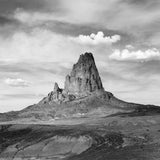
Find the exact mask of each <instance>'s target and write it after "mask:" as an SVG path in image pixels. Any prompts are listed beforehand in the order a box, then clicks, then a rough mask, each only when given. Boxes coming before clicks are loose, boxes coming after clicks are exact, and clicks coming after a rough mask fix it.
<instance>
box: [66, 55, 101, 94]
mask: <svg viewBox="0 0 160 160" xmlns="http://www.w3.org/2000/svg"><path fill="white" fill-rule="evenodd" d="M64 90H65V92H66V93H69V94H70V93H71V94H75V95H84V94H87V93H90V92H94V91H98V90H103V85H102V82H101V78H100V76H99V73H98V70H97V67H96V64H95V61H94V57H93V55H92V53H85V54H82V55H81V56H80V58H79V60H78V62H77V63H76V64H74V65H73V69H72V71H71V73H70V75H67V76H66V81H65V88H64Z"/></svg>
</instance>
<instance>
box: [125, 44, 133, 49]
mask: <svg viewBox="0 0 160 160" xmlns="http://www.w3.org/2000/svg"><path fill="white" fill-rule="evenodd" d="M126 48H127V49H134V47H133V46H132V45H131V44H127V45H126Z"/></svg>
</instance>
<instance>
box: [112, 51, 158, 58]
mask: <svg viewBox="0 0 160 160" xmlns="http://www.w3.org/2000/svg"><path fill="white" fill-rule="evenodd" d="M109 57H110V58H111V59H115V60H149V59H154V58H160V52H159V50H158V49H156V48H152V49H147V50H145V51H142V50H137V51H130V50H128V49H123V50H118V49H116V50H114V52H113V53H112V54H111V55H110V56H109Z"/></svg>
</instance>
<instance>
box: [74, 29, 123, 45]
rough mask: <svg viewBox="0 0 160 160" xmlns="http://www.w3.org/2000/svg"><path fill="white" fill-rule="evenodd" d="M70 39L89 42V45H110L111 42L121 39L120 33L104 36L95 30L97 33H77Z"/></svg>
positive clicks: (84, 42) (83, 42)
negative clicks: (76, 35)
mask: <svg viewBox="0 0 160 160" xmlns="http://www.w3.org/2000/svg"><path fill="white" fill-rule="evenodd" d="M72 40H74V41H76V42H78V43H82V44H89V45H98V44H107V45H110V44H112V43H116V42H118V41H120V40H121V36H120V35H113V36H111V37H110V36H109V37H107V36H104V33H103V32H102V31H99V32H97V34H94V33H92V34H90V35H79V36H78V37H76V38H72Z"/></svg>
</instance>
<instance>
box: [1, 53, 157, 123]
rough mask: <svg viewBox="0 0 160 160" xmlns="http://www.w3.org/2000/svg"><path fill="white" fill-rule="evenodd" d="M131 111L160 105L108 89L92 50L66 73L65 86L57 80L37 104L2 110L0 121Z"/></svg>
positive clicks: (146, 111) (149, 110)
mask: <svg viewBox="0 0 160 160" xmlns="http://www.w3.org/2000/svg"><path fill="white" fill-rule="evenodd" d="M128 112H130V113H132V112H133V113H134V114H136V115H137V114H141V115H145V114H149V113H154V114H158V113H160V108H159V107H156V106H151V105H146V106H145V105H140V104H134V103H127V102H124V101H122V100H119V99H117V98H116V97H114V95H113V94H112V93H110V92H107V91H105V90H104V88H103V85H102V82H101V78H100V76H99V72H98V70H97V67H96V64H95V60H94V57H93V55H92V53H85V54H82V55H81V56H80V58H79V60H78V62H77V63H76V64H74V65H73V68H72V71H71V73H70V74H69V75H67V76H66V80H65V85H64V89H61V88H59V86H58V84H57V83H55V86H54V90H53V91H51V92H50V93H49V94H48V95H47V96H46V97H44V98H43V99H42V100H41V101H40V102H39V103H38V104H35V105H32V106H29V107H27V108H25V109H23V110H21V111H19V112H9V113H6V114H1V116H0V121H12V120H15V119H22V120H24V121H25V120H26V121H28V120H33V121H36V120H37V121H38V120H50V119H62V118H75V117H76V118H80V117H104V116H109V115H115V114H122V113H123V114H124V113H128Z"/></svg>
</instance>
